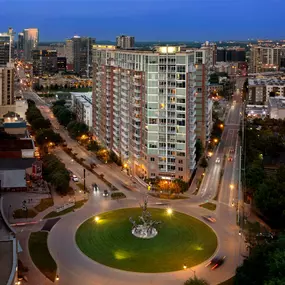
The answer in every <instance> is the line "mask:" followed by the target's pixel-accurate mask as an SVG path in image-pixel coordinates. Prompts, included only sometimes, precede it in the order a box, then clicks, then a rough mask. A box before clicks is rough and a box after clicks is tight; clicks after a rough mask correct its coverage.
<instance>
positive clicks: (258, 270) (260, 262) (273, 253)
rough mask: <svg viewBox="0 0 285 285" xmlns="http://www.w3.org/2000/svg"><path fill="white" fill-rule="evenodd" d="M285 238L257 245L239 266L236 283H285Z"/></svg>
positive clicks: (249, 284)
mask: <svg viewBox="0 0 285 285" xmlns="http://www.w3.org/2000/svg"><path fill="white" fill-rule="evenodd" d="M284 281H285V238H284V236H280V237H279V238H278V240H274V241H272V242H271V243H267V244H266V243H265V244H262V245H258V246H256V247H255V248H254V249H253V251H252V253H251V254H250V256H249V257H248V258H246V259H245V260H244V262H243V264H242V265H241V266H240V267H238V268H237V270H236V276H235V284H237V285H239V284H243V285H252V284H266V285H276V284H280V285H281V284H284Z"/></svg>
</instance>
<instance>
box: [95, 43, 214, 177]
mask: <svg viewBox="0 0 285 285" xmlns="http://www.w3.org/2000/svg"><path fill="white" fill-rule="evenodd" d="M209 52H210V49H209V48H208V47H205V48H202V49H198V50H187V51H182V50H181V48H180V47H171V46H168V47H166V46H163V47H156V49H155V51H142V50H132V51H131V50H123V49H118V48H116V47H115V46H98V45H97V46H96V45H95V46H94V51H93V56H94V58H93V132H94V135H95V137H97V139H98V140H99V141H101V142H102V143H103V144H104V145H105V146H106V147H107V148H108V149H110V150H112V151H114V152H115V153H116V154H117V155H118V156H119V157H120V158H121V159H122V161H123V163H126V164H127V165H128V167H129V169H130V172H131V173H132V174H133V175H137V176H139V177H141V178H146V177H147V178H155V177H160V178H162V179H174V178H181V179H184V180H185V181H188V180H189V178H190V176H191V173H192V171H193V170H194V169H195V166H196V164H195V159H196V154H195V143H196V138H197V136H199V137H201V138H202V137H203V138H204V137H205V136H206V135H207V134H206V133H207V131H208V129H207V128H208V127H210V125H211V123H210V122H208V120H209V119H210V120H211V114H210V113H211V104H209V100H208V86H207V79H206V78H207V74H206V73H207V61H208V55H209V54H210V53H209ZM196 118H197V120H196ZM197 129H198V131H197ZM196 132H197V135H196Z"/></svg>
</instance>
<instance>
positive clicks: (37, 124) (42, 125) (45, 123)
mask: <svg viewBox="0 0 285 285" xmlns="http://www.w3.org/2000/svg"><path fill="white" fill-rule="evenodd" d="M31 125H32V128H33V129H34V130H35V131H36V130H39V129H48V128H50V127H51V123H50V120H48V119H47V120H46V119H44V118H43V117H39V118H36V119H34V120H33V121H32V122H31Z"/></svg>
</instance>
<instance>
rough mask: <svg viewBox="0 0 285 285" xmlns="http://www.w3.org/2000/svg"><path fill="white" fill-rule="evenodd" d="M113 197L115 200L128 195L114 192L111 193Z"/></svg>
mask: <svg viewBox="0 0 285 285" xmlns="http://www.w3.org/2000/svg"><path fill="white" fill-rule="evenodd" d="M111 198H112V199H113V200H117V199H124V198H126V195H125V194H124V193H123V192H114V193H112V194H111Z"/></svg>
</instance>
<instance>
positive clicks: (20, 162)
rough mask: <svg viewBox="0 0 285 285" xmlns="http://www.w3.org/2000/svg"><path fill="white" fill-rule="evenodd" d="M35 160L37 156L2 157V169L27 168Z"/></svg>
mask: <svg viewBox="0 0 285 285" xmlns="http://www.w3.org/2000/svg"><path fill="white" fill-rule="evenodd" d="M35 161H36V159H35V158H0V170H1V169H2V170H4V169H5V170H13V169H27V168H30V167H32V164H33V163H34V162H35Z"/></svg>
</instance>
